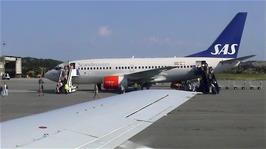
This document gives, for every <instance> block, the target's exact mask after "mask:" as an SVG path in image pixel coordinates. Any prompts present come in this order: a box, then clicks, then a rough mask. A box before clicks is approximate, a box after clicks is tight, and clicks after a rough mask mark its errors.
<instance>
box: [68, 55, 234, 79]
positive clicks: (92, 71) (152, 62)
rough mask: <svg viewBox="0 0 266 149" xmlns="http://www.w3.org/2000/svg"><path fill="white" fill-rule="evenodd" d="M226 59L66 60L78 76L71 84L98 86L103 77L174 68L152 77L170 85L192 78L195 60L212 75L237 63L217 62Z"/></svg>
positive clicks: (193, 76)
mask: <svg viewBox="0 0 266 149" xmlns="http://www.w3.org/2000/svg"><path fill="white" fill-rule="evenodd" d="M224 60H229V59H228V58H226V59H225V58H206V57H183V58H176V57H173V58H120V59H87V60H77V61H70V62H69V63H75V67H76V69H78V71H79V76H78V77H75V78H73V83H79V84H90V83H102V80H103V78H104V77H105V76H123V75H127V74H131V73H137V72H141V71H146V70H151V69H156V68H161V67H165V66H176V68H174V69H171V70H167V71H162V72H161V73H160V74H158V75H156V76H155V77H153V80H154V81H153V82H172V81H178V80H188V79H194V78H196V76H195V74H194V73H193V71H191V70H192V69H193V67H195V66H196V63H197V61H206V62H207V64H208V65H209V66H211V67H213V68H214V70H215V72H220V71H224V70H226V69H229V68H232V67H235V66H237V65H238V63H236V62H235V63H232V64H222V63H220V62H221V61H224Z"/></svg>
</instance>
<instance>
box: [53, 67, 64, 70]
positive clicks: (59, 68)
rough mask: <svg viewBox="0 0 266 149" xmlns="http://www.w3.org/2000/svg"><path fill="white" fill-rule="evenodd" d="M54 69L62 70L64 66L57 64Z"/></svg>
mask: <svg viewBox="0 0 266 149" xmlns="http://www.w3.org/2000/svg"><path fill="white" fill-rule="evenodd" d="M54 69H55V70H61V69H62V68H61V67H60V66H56V67H55V68H54Z"/></svg>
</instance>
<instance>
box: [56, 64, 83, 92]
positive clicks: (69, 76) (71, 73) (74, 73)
mask: <svg viewBox="0 0 266 149" xmlns="http://www.w3.org/2000/svg"><path fill="white" fill-rule="evenodd" d="M71 65H72V64H70V65H65V67H64V68H62V69H61V71H60V75H59V78H58V83H60V82H61V83H62V85H63V86H62V87H63V90H64V92H65V93H73V92H75V91H77V86H75V85H73V82H72V80H73V77H78V76H79V73H78V70H77V69H75V66H73V65H72V66H71ZM66 86H67V87H66ZM60 91H62V90H60Z"/></svg>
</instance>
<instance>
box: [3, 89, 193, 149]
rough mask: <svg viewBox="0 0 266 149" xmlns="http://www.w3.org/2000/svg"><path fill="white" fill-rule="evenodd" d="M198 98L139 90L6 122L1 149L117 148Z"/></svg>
mask: <svg viewBox="0 0 266 149" xmlns="http://www.w3.org/2000/svg"><path fill="white" fill-rule="evenodd" d="M194 95H195V93H192V92H185V91H176V90H145V91H136V92H130V93H127V94H124V95H117V96H113V97H108V98H104V99H99V100H95V101H90V102H85V103H81V104H77V105H74V106H69V107H66V108H62V109H58V110H53V111H49V112H45V113H42V114H36V115H32V116H27V117H23V118H19V119H14V120H10V121H6V122H2V123H0V126H1V148H114V147H116V146H119V145H120V144H121V143H123V142H124V141H126V140H128V139H129V138H131V137H132V136H134V135H136V134H137V133H139V132H140V131H142V130H143V129H145V128H146V127H148V126H149V125H151V124H152V123H154V122H155V121H156V120H158V119H159V118H161V117H163V116H164V115H166V114H167V113H169V112H170V111H172V110H174V109H175V108H177V107H178V106H180V105H181V104H183V103H184V102H186V101H187V100H189V99H190V98H191V97H193V96H194Z"/></svg>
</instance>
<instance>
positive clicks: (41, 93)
mask: <svg viewBox="0 0 266 149" xmlns="http://www.w3.org/2000/svg"><path fill="white" fill-rule="evenodd" d="M38 82H39V90H38V94H39V96H41V95H42V96H44V93H43V88H44V81H43V79H42V77H41V76H40V79H39V81H38Z"/></svg>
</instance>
